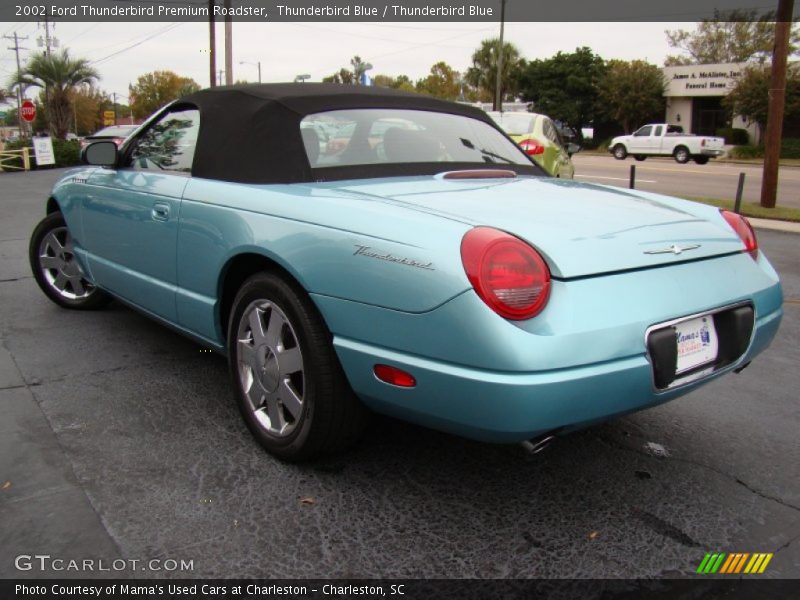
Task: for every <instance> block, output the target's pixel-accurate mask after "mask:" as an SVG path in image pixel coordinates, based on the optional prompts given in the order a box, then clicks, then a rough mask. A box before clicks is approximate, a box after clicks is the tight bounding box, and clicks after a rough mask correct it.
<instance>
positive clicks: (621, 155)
mask: <svg viewBox="0 0 800 600" xmlns="http://www.w3.org/2000/svg"><path fill="white" fill-rule="evenodd" d="M613 154H614V158H616V159H617V160H625V159H626V158H627V157H628V150H627V149H626V148H625V146H623V145H622V144H617V145H616V146H614V152H613Z"/></svg>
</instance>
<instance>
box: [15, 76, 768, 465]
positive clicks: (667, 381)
mask: <svg viewBox="0 0 800 600" xmlns="http://www.w3.org/2000/svg"><path fill="white" fill-rule="evenodd" d="M84 158H85V161H86V162H87V163H88V164H89V166H87V167H83V168H79V169H77V170H73V171H70V172H68V173H67V174H66V175H65V176H64V177H63V178H62V179H61V180H60V181H59V182H58V183H57V184H56V185H55V187H54V189H53V191H52V195H51V196H50V198H49V199H48V201H47V213H48V214H47V217H46V218H45V219H44V220H43V221H42V222H41V223H40V224H39V225H38V226H37V227H36V229H35V231H34V233H33V236H32V239H31V245H30V259H31V265H32V268H33V273H34V275H35V277H36V280H37V282H38V284H39V285H40V286H41V288H42V290H43V291H44V293H45V294H46V295H47V296H48V297H49V298H50V299H51V300H53V301H54V302H56V303H57V304H59V305H61V306H63V307H67V308H77V309H90V308H99V307H101V306H102V305H103V304H105V303H106V302H107V301H108V300H109V299H110V298H112V297H114V298H118V299H120V300H122V301H124V302H125V303H127V304H129V305H131V306H133V307H135V308H136V309H138V310H140V311H142V312H144V313H146V314H147V315H149V316H151V317H153V318H155V319H157V320H159V321H161V322H163V323H166V324H168V325H171V326H172V327H174V328H176V329H178V330H179V331H181V332H183V333H185V334H187V335H189V336H192V337H193V338H195V339H196V340H198V341H200V342H201V343H203V344H205V345H207V346H210V347H213V348H215V349H216V350H218V351H220V352H223V353H225V354H226V355H227V357H228V360H229V364H230V371H231V374H232V380H233V388H234V391H235V397H236V399H237V402H238V404H239V407H240V409H241V412H242V415H243V416H244V419H245V421H246V422H247V425H248V427H249V428H250V430H251V431H252V433H253V435H254V436H255V437H256V438H257V440H258V441H259V442H260V443H261V444H263V445H264V446H265V447H266V448H267V449H268V450H269V451H270V452H272V453H274V454H275V455H277V456H279V457H282V458H284V459H289V460H300V459H304V458H309V457H312V456H316V455H320V454H323V453H327V452H331V451H333V450H336V449H338V448H341V447H343V446H345V445H347V444H348V443H350V442H352V441H353V440H354V439H355V438H356V437H357V435H358V433H359V431H360V429H361V428H362V426H363V423H364V416H365V414H366V412H367V410H366V409H367V408H370V409H373V410H375V411H378V412H382V413H386V414H390V415H394V416H396V417H400V418H402V419H407V420H409V421H413V422H416V423H421V424H424V425H426V426H429V427H433V428H438V429H442V430H446V431H450V432H454V433H458V434H460V435H464V436H468V437H472V438H476V439H480V440H487V441H495V442H527V443H528V444H527V445H528V447H529V448H532V447H539V444H540V442H541V440H544V439H549V438H550V437H551V436H553V435H558V434H561V433H564V432H567V431H570V430H573V429H575V428H578V427H582V426H585V425H587V424H589V423H593V422H597V421H601V420H604V419H608V418H611V417H613V416H615V415H621V414H624V413H628V412H631V411H635V410H639V409H642V408H646V407H649V406H653V405H655V404H658V403H661V402H665V401H667V400H670V399H672V398H675V397H677V396H680V395H682V394H685V393H687V392H689V391H691V390H692V389H694V388H696V387H697V386H699V385H701V384H703V383H705V382H707V381H709V380H711V379H713V378H715V377H717V376H719V375H721V374H723V373H726V372H729V371H732V370H739V369H741V368H743V367H744V366H746V365H747V364H748V363H749V362H750V360H751V359H752V358H753V357H754V356H756V355H757V354H758V353H760V352H761V351H762V350H764V348H765V347H766V346H767V345H768V344H769V343H770V341H771V340H772V338H773V337H774V335H775V333H776V331H777V329H778V325H779V323H780V319H781V316H782V293H781V287H780V283H779V279H778V276H777V274H776V273H775V271H774V270H773V268H772V266H771V265H770V263H769V262H768V261H767V259H766V257H765V256H764V255H763V253H762V252H760V251H759V249H758V244H757V241H756V236H755V235H754V233H753V230H752V228H751V227H750V225H749V223H748V222H747V221H746V220H745V219H744V218H743V217H740V216H738V215H736V214H733V213H730V212H725V211H719V210H717V209H716V208H713V207H709V206H703V205H699V204H694V203H692V202H687V201H684V200H679V199H676V198H669V197H665V196H659V195H655V194H649V193H645V192H639V191H625V190H620V189H614V188H609V187H605V186H601V185H593V184H587V183H579V182H571V181H563V180H559V179H554V178H551V177H549V176H547V175H546V174H544V173H543V172H542V171H541V169H540V168H539V167H537V166H536V164H535V163H533V162H532V161H531V160H530V159H529V157H528V156H526V155H525V153H524V152H523V151H522V150H520V149H519V148H518V147H517V145H516V144H514V142H513V141H512V140H510V139H509V138H508V137H507V136H506V135H505V134H504V133H503V132H502V131H500V130H499V129H498V128H497V126H496V125H495V124H494V123H493V122H492V120H491V119H490V118H489V117H488V116H487V115H486V114H485V113H483V112H481V111H479V110H477V109H474V108H471V107H468V106H461V105H458V104H453V103H448V102H443V101H438V100H434V99H431V98H426V97H421V96H417V95H414V94H405V93H400V92H396V91H392V90H378V89H374V88H362V87H353V86H335V85H331V86H327V85H322V84H320V85H315V84H294V85H292V84H280V85H258V86H234V87H228V88H216V89H212V90H204V91H201V92H198V93H195V94H192V95H190V96H187V97H186V98H183V99H182V100H180V101H177V102H175V103H173V104H171V105H169V106H167V107H166V108H164V109H163V110H161V111H159V112H158V113H157V114H155V115H154V116H153V117H152V118H151V119H150V120H149V121H148V122H147V123H145V124H144V125H143V126H142V127H141V128H140V129H139V130H138V131H137V132H136V133H135V134H134V135H133V136H132V137H131V138H129V139H128V140H127V141H126V142H125V143H124V144H122V146H121V147H120V148H119V149H117V147H116V146H115V144H114V143H113V142H96V143H94V144H91V145H90V146H88V147H87V148H86V150H85V156H84ZM531 444H533V446H531Z"/></svg>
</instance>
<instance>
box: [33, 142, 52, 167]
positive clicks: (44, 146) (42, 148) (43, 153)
mask: <svg viewBox="0 0 800 600" xmlns="http://www.w3.org/2000/svg"><path fill="white" fill-rule="evenodd" d="M33 152H34V154H36V165H37V166H42V165H54V164H56V155H55V153H54V152H53V140H52V139H51V138H49V137H35V138H33Z"/></svg>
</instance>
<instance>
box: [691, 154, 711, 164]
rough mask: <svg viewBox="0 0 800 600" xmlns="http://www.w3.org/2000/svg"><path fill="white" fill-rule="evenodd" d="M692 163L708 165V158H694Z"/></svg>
mask: <svg viewBox="0 0 800 600" xmlns="http://www.w3.org/2000/svg"><path fill="white" fill-rule="evenodd" d="M694 162H696V163H697V164H698V165H705V164H708V157H707V156H695V157H694Z"/></svg>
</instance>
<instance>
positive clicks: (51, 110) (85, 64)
mask: <svg viewBox="0 0 800 600" xmlns="http://www.w3.org/2000/svg"><path fill="white" fill-rule="evenodd" d="M98 79H99V75H98V74H97V71H96V70H95V69H94V68H93V67H92V66H90V65H89V61H88V60H86V59H85V58H72V57H71V56H70V55H69V51H68V50H67V49H66V48H65V49H64V50H62V51H61V52H52V53H50V54H45V53H40V54H34V55H33V56H31V58H30V59H29V60H28V63H27V64H26V65H25V68H24V69H23V70H22V72H21V73H20V74H19V77H15V78H14V79H13V84H14V85H15V86H16V85H22V86H24V87H38V88H41V89H42V90H44V105H45V111H46V117H47V121H48V123H49V127H50V133H51V134H52V136H53V137H56V138H61V139H63V138H64V137H65V136H66V135H67V132H68V131H69V129H70V125H71V123H72V119H73V114H72V96H73V94H74V92H75V90H76V89H78V88H79V87H81V86H84V85H91V84H93V83H94V82H95V81H97V80H98Z"/></svg>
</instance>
